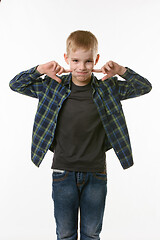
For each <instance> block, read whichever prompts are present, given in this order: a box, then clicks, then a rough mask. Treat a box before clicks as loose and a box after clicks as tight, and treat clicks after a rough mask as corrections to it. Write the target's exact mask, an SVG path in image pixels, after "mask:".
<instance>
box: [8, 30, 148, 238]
mask: <svg viewBox="0 0 160 240" xmlns="http://www.w3.org/2000/svg"><path fill="white" fill-rule="evenodd" d="M64 58H65V61H66V63H67V64H68V65H69V66H70V69H69V70H65V69H64V68H63V67H61V66H60V65H59V64H58V63H56V62H55V61H52V62H49V63H46V64H41V65H39V66H37V67H34V68H32V69H30V70H28V71H24V72H21V73H20V74H18V75H17V76H15V78H13V80H12V81H11V82H10V87H11V89H12V90H14V91H17V92H19V93H22V94H25V95H28V96H31V97H35V98H38V99H39V105H38V109H37V113H36V116H35V122H34V127H33V137H32V161H33V162H34V163H35V165H36V166H39V165H40V164H41V162H42V160H43V158H44V156H45V154H46V152H47V150H48V149H50V150H51V151H53V152H54V158H53V164H52V169H53V175H52V176H53V183H52V189H53V191H52V197H53V201H54V215H55V219H56V225H57V230H56V233H57V239H58V240H61V239H66V240H75V239H77V229H78V211H79V210H80V235H81V236H80V239H81V240H89V239H97V240H98V239H100V238H99V235H100V232H101V229H102V220H103V214H104V208H105V199H106V193H107V173H106V163H105V152H106V151H107V150H109V149H110V148H113V149H114V151H115V153H116V155H117V157H118V159H119V160H120V163H121V165H122V167H123V168H124V169H127V168H129V167H131V166H132V165H133V159H132V151H131V145H130V140H129V135H128V130H127V126H126V123H125V118H124V114H123V110H122V106H121V102H120V101H121V100H124V99H128V98H132V97H137V96H140V95H143V94H146V93H148V92H149V91H150V90H151V88H152V87H151V84H150V83H149V82H148V80H147V79H145V78H143V77H142V76H140V75H139V74H137V73H135V72H134V71H133V70H131V69H129V68H125V67H123V66H121V65H119V64H117V63H115V62H113V61H109V62H107V63H106V64H105V65H104V66H103V67H102V68H101V69H97V70H95V69H94V66H95V65H96V64H97V62H98V60H99V54H98V42H97V39H96V37H95V36H94V35H93V34H92V33H91V32H88V31H75V32H73V33H71V34H70V36H69V37H68V39H67V53H65V54H64ZM92 72H102V73H103V74H104V75H105V76H104V77H103V78H102V79H101V80H97V78H96V77H95V76H94V74H93V73H92ZM62 73H69V74H64V75H62V76H57V75H56V74H58V75H61V74H62ZM43 74H46V76H45V78H44V79H42V78H41V75H43ZM116 74H118V75H120V76H121V77H122V78H124V79H125V80H126V81H120V80H118V79H117V77H115V75H116Z"/></svg>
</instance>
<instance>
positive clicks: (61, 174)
mask: <svg viewBox="0 0 160 240" xmlns="http://www.w3.org/2000/svg"><path fill="white" fill-rule="evenodd" d="M68 174H69V172H68V171H56V172H54V171H53V173H52V179H53V182H60V181H63V180H64V179H65V178H66V177H67V176H68Z"/></svg>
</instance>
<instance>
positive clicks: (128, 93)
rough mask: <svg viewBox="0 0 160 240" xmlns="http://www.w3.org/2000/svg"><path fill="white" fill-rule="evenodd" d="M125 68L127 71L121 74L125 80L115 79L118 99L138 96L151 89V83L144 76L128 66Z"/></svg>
mask: <svg viewBox="0 0 160 240" xmlns="http://www.w3.org/2000/svg"><path fill="white" fill-rule="evenodd" d="M126 69H127V71H126V72H125V73H124V74H123V75H121V77H122V78H124V79H125V80H126V81H120V80H117V81H116V87H117V88H118V93H119V97H120V100H124V99H128V98H134V97H138V96H141V95H144V94H146V93H149V92H150V91H151V89H152V85H151V83H150V82H149V81H148V80H147V79H146V78H144V77H142V76H141V75H139V74H138V73H136V72H134V71H133V70H132V69H130V68H128V67H126Z"/></svg>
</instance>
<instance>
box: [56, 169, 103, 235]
mask: <svg viewBox="0 0 160 240" xmlns="http://www.w3.org/2000/svg"><path fill="white" fill-rule="evenodd" d="M52 177H53V182H52V198H53V201H54V216H55V220H56V233H57V240H62V239H65V240H77V238H78V233H77V232H78V213H79V212H80V239H81V240H91V239H94V240H99V239H100V237H99V234H100V232H101V230H102V222H103V214H104V209H105V200H106V194H107V175H106V173H91V172H86V173H85V172H70V171H64V172H53V174H52Z"/></svg>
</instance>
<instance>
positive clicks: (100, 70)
mask: <svg viewBox="0 0 160 240" xmlns="http://www.w3.org/2000/svg"><path fill="white" fill-rule="evenodd" d="M92 72H96V73H101V72H102V69H93V70H92Z"/></svg>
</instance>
